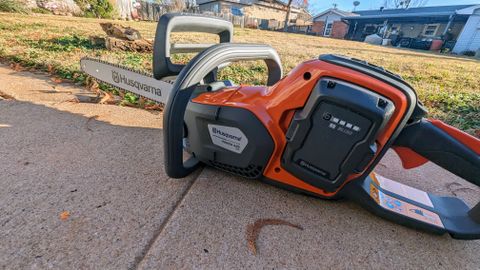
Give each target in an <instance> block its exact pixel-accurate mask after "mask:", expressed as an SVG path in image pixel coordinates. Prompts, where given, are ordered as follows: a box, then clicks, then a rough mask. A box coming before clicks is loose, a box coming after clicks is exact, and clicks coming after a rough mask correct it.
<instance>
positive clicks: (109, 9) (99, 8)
mask: <svg viewBox="0 0 480 270" xmlns="http://www.w3.org/2000/svg"><path fill="white" fill-rule="evenodd" d="M0 1H1V0H0ZM75 2H77V4H78V6H79V7H80V8H81V9H82V10H83V11H84V12H85V17H90V18H106V19H111V18H112V17H113V15H114V8H113V6H112V4H111V3H110V2H109V1H108V0H75Z"/></svg>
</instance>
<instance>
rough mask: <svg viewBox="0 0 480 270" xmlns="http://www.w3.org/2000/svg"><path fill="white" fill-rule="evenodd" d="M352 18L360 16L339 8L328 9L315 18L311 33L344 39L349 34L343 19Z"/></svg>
mask: <svg viewBox="0 0 480 270" xmlns="http://www.w3.org/2000/svg"><path fill="white" fill-rule="evenodd" d="M352 16H358V15H357V14H355V13H352V12H348V11H343V10H340V9H338V8H330V9H327V10H325V11H323V12H322V13H320V14H318V15H316V16H315V17H313V19H312V21H313V22H312V28H311V32H312V33H315V34H316V35H318V36H324V37H333V38H344V37H345V35H346V34H347V32H348V24H347V23H346V22H344V21H343V20H342V19H343V18H345V17H352Z"/></svg>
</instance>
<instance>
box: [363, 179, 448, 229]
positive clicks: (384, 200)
mask: <svg viewBox="0 0 480 270" xmlns="http://www.w3.org/2000/svg"><path fill="white" fill-rule="evenodd" d="M372 179H373V181H372V183H370V197H372V199H373V200H374V201H375V202H376V203H377V204H378V205H380V206H381V207H383V208H384V209H387V210H389V211H392V212H395V213H397V214H400V215H403V216H406V217H409V218H412V219H416V220H418V221H422V222H425V223H428V224H432V225H434V226H437V227H440V228H445V227H444V225H443V223H442V220H441V219H440V216H439V215H438V214H436V213H434V212H432V211H429V210H427V209H424V208H422V207H420V206H416V205H413V204H411V203H408V202H405V201H403V200H400V199H398V198H395V197H392V196H390V195H387V194H385V193H383V192H382V191H381V190H380V189H379V188H377V187H376V186H375V184H374V183H382V182H383V181H384V180H385V179H386V178H384V179H382V180H380V179H381V178H379V175H376V177H372ZM387 180H388V181H392V180H389V179H387ZM392 182H393V181H392ZM388 184H392V183H390V182H388ZM396 184H399V185H402V184H400V183H396ZM402 186H404V185H402ZM391 187H392V186H389V188H391ZM393 187H395V188H398V186H396V185H393ZM406 187H408V186H406ZM382 188H384V187H383V186H382ZM385 190H387V189H386V188H385ZM389 191H390V192H394V191H391V190H389ZM407 191H409V190H408V189H407ZM417 191H420V192H423V191H421V190H417ZM395 193H396V192H395ZM408 195H411V193H408ZM402 196H404V195H402ZM427 196H428V194H427ZM404 197H405V198H408V197H407V196H404ZM412 200H413V201H418V200H416V198H414V199H412ZM429 201H430V199H429ZM430 204H431V201H430Z"/></svg>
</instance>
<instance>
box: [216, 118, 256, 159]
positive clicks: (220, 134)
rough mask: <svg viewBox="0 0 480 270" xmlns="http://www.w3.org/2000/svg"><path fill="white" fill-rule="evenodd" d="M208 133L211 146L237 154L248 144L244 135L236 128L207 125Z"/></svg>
mask: <svg viewBox="0 0 480 270" xmlns="http://www.w3.org/2000/svg"><path fill="white" fill-rule="evenodd" d="M208 132H209V133H210V139H211V140H212V143H213V144H215V145H217V146H219V147H221V148H224V149H227V150H229V151H232V152H235V153H238V154H240V153H242V152H243V149H245V147H246V146H247V144H248V139H247V137H246V136H245V134H243V132H242V131H241V130H240V129H239V128H236V127H228V126H221V125H213V124H208Z"/></svg>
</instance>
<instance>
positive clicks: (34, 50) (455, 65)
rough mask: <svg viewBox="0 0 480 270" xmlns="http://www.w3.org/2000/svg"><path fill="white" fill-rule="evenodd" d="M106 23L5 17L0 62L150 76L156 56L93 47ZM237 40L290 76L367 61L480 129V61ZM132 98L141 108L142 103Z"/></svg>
mask: <svg viewBox="0 0 480 270" xmlns="http://www.w3.org/2000/svg"><path fill="white" fill-rule="evenodd" d="M102 21H106V20H98V19H86V18H76V17H59V16H53V15H39V14H34V15H22V14H10V13H9V14H7V13H0V58H2V59H3V60H4V61H11V62H17V63H20V64H21V65H22V66H24V67H27V68H35V69H42V70H47V71H50V72H52V73H55V74H56V75H57V76H59V77H62V78H65V79H70V80H73V81H76V82H84V81H85V75H84V74H82V73H81V72H80V70H79V69H80V68H79V64H78V62H79V60H80V58H81V57H83V56H87V55H88V56H92V57H100V58H102V59H104V60H107V61H110V62H114V63H118V64H122V65H126V66H129V67H132V68H135V69H139V70H143V71H151V63H152V56H151V54H146V53H129V52H111V51H107V50H105V49H103V48H99V47H95V46H92V44H91V43H90V41H89V39H88V37H89V36H90V35H102V36H104V35H105V34H104V33H103V31H102V29H101V27H100V25H99V22H102ZM122 24H123V25H130V26H132V27H134V28H136V29H138V30H140V32H141V33H142V35H143V36H144V37H146V38H153V37H154V33H155V27H156V23H152V22H122ZM178 39H181V40H185V41H191V42H199V43H204V42H212V41H213V40H214V36H210V35H199V34H189V33H186V34H178V35H175V36H174V40H178ZM234 40H235V42H251V43H264V44H269V45H271V46H272V47H274V48H275V49H276V50H277V51H278V52H279V54H280V57H281V59H282V63H283V67H284V70H285V72H288V71H290V70H291V69H292V68H293V67H295V66H296V65H297V64H299V63H300V62H302V61H305V60H309V59H312V58H316V57H318V56H319V55H320V54H325V53H335V54H343V55H347V56H351V57H356V58H360V59H365V60H367V61H369V62H371V63H374V64H376V65H380V66H384V67H385V68H387V69H389V70H391V71H393V72H396V73H398V74H400V75H401V76H402V77H403V78H404V79H406V80H407V81H408V82H409V83H410V84H411V85H412V86H414V87H415V89H416V90H417V92H418V94H419V97H420V99H421V100H422V101H423V102H424V104H425V105H426V107H427V108H428V109H429V111H430V116H431V117H434V118H438V119H441V120H444V121H445V122H447V123H449V124H451V125H454V126H456V127H459V128H461V129H463V130H466V131H468V132H469V133H472V134H475V132H478V131H479V130H480V61H478V60H475V59H473V58H467V57H460V56H453V55H443V54H437V53H431V52H420V51H412V50H405V49H396V48H390V47H382V46H373V45H368V44H364V43H359V42H352V41H345V40H335V39H328V38H321V37H314V36H305V35H300V34H286V33H278V32H270V31H261V30H252V29H240V28H236V29H235V35H234ZM189 57H191V55H177V56H176V57H175V60H176V61H178V62H186V61H188V59H189ZM265 71H266V67H265V66H264V65H263V64H262V63H260V62H248V63H241V64H235V65H232V66H230V67H228V68H226V69H225V70H223V71H222V73H221V76H222V77H223V78H229V79H232V80H233V81H235V82H237V83H253V84H262V83H264V82H265ZM128 99H129V102H132V103H135V102H136V99H135V97H129V98H128Z"/></svg>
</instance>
